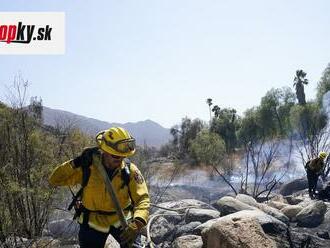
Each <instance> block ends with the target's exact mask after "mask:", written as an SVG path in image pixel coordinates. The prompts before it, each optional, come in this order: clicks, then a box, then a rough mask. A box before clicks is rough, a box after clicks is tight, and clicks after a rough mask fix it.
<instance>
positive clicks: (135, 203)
mask: <svg viewBox="0 0 330 248" xmlns="http://www.w3.org/2000/svg"><path fill="white" fill-rule="evenodd" d="M96 141H97V143H98V147H95V148H86V149H85V150H84V151H83V152H82V153H81V155H80V156H78V157H76V158H74V159H72V160H69V161H67V162H65V163H63V164H62V165H60V166H58V167H57V168H55V170H54V171H53V173H52V174H51V176H50V178H49V182H50V184H52V185H54V186H65V185H68V186H71V185H77V184H82V181H83V174H84V173H83V168H86V167H88V168H89V179H88V182H87V185H86V186H85V187H84V188H83V192H82V199H81V204H80V205H79V207H78V208H79V209H78V211H80V212H81V214H80V216H79V218H78V222H79V224H80V230H79V245H80V247H81V248H103V247H104V244H105V242H106V239H107V237H108V235H109V234H111V235H112V236H113V237H114V238H115V239H116V240H117V241H118V242H119V243H120V244H121V247H140V235H139V232H140V230H141V228H142V227H143V226H145V225H146V224H147V220H148V215H149V205H150V199H149V194H148V190H147V186H146V183H145V181H144V179H143V176H142V175H141V172H140V171H139V169H138V168H137V167H136V166H135V165H134V164H133V163H130V162H127V161H125V160H124V158H126V157H129V156H132V155H133V154H134V153H135V140H134V138H133V137H132V136H131V135H130V134H129V133H128V132H127V131H126V130H124V129H123V128H120V127H112V128H110V129H108V130H106V131H102V132H100V133H98V134H97V136H96ZM97 163H101V164H102V165H103V166H104V168H105V169H106V172H107V174H108V176H109V178H110V180H111V184H112V186H113V188H114V190H115V193H116V195H117V197H118V201H119V203H120V206H121V208H122V209H123V212H124V216H125V218H126V219H127V221H128V223H129V224H128V227H127V228H126V229H125V230H123V228H121V224H120V219H119V217H118V215H117V214H116V209H115V206H114V203H113V201H112V200H111V197H110V194H109V193H108V192H107V190H106V186H105V182H104V181H103V179H102V176H101V174H100V172H99V171H98V170H97V166H96V165H97ZM98 165H99V164H98ZM127 170H128V171H127ZM125 175H126V176H127V175H128V177H129V178H128V179H129V181H128V182H127V185H125V182H124V181H125V180H124V178H125Z"/></svg>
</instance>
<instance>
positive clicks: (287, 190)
mask: <svg viewBox="0 0 330 248" xmlns="http://www.w3.org/2000/svg"><path fill="white" fill-rule="evenodd" d="M306 188H308V182H307V178H306V177H303V178H298V179H295V180H293V181H291V182H288V183H285V184H283V185H282V186H281V188H280V194H282V195H284V196H287V195H291V194H292V193H294V192H296V191H299V190H302V189H306Z"/></svg>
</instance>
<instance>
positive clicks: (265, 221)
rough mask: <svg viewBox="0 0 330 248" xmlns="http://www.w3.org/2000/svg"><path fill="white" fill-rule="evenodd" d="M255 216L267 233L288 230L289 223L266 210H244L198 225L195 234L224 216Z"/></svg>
mask: <svg viewBox="0 0 330 248" xmlns="http://www.w3.org/2000/svg"><path fill="white" fill-rule="evenodd" d="M245 217H249V218H253V219H256V220H257V221H258V223H259V224H260V225H261V226H262V228H263V230H264V232H266V233H267V234H269V233H273V234H278V233H283V232H286V230H287V225H286V224H285V223H283V222H281V221H279V220H278V219H276V218H274V217H272V216H270V215H268V214H265V213H264V212H262V211H260V210H243V211H239V212H236V213H233V214H230V215H226V216H224V217H220V218H217V219H213V220H209V221H207V222H205V223H203V224H201V225H199V226H197V227H196V228H195V230H194V234H196V235H200V234H201V233H202V232H203V231H204V230H205V229H208V228H210V227H211V226H212V225H213V224H214V223H216V222H217V221H219V220H220V219H223V218H245Z"/></svg>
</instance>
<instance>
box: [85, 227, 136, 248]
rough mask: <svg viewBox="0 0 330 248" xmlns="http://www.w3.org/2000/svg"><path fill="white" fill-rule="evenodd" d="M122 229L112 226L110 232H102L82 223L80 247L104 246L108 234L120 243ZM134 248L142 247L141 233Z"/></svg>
mask: <svg viewBox="0 0 330 248" xmlns="http://www.w3.org/2000/svg"><path fill="white" fill-rule="evenodd" d="M120 233H121V231H120V229H118V228H114V227H111V228H110V233H102V232H99V231H96V230H94V229H93V228H90V227H89V226H88V225H80V229H79V246H80V248H104V245H105V242H106V240H107V238H108V235H109V234H111V235H112V236H113V237H114V238H115V239H116V240H117V242H118V243H120V239H119V235H120ZM120 247H122V248H128V246H127V245H125V246H122V245H121V246H120ZM131 247H133V248H140V247H142V246H141V235H138V237H137V238H136V240H135V241H134V243H133V245H132V246H131Z"/></svg>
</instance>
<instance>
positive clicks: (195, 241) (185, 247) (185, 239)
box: [172, 235, 203, 248]
mask: <svg viewBox="0 0 330 248" xmlns="http://www.w3.org/2000/svg"><path fill="white" fill-rule="evenodd" d="M172 247H173V248H202V247H203V240H202V237H201V236H197V235H186V236H181V237H178V238H176V239H175V240H174V243H173V246H172Z"/></svg>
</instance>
